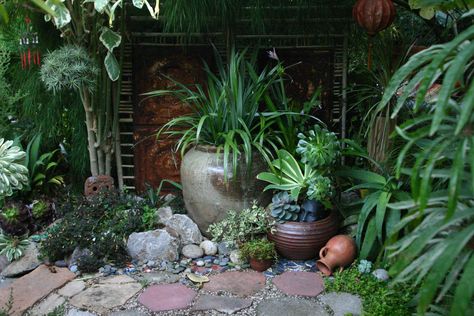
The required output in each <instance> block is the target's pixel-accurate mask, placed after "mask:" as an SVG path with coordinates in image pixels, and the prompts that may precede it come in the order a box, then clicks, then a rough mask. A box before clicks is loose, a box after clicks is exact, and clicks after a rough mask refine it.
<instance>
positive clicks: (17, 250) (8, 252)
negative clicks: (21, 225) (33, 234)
mask: <svg viewBox="0 0 474 316" xmlns="http://www.w3.org/2000/svg"><path fill="white" fill-rule="evenodd" d="M29 244H30V241H29V240H28V238H27V236H23V237H18V236H8V235H4V234H0V255H5V256H6V257H7V259H8V261H10V262H12V261H15V260H18V259H20V258H21V257H22V256H23V254H24V251H25V249H26V247H27V246H28V245H29Z"/></svg>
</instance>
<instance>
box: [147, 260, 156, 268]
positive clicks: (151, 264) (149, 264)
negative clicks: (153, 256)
mask: <svg viewBox="0 0 474 316" xmlns="http://www.w3.org/2000/svg"><path fill="white" fill-rule="evenodd" d="M146 265H147V266H149V267H150V268H154V267H155V266H156V263H155V261H153V260H148V262H147V263H146Z"/></svg>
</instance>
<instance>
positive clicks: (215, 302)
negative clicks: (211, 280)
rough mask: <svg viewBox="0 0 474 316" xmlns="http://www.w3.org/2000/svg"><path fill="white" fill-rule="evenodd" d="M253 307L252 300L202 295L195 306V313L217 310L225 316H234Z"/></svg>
mask: <svg viewBox="0 0 474 316" xmlns="http://www.w3.org/2000/svg"><path fill="white" fill-rule="evenodd" d="M250 305H252V300H250V299H243V298H236V297H227V296H213V295H201V296H200V297H199V298H198V299H197V301H196V303H195V304H194V306H193V310H194V311H206V310H216V311H218V312H221V313H225V314H233V313H235V312H237V311H240V310H242V309H244V308H248V307H250Z"/></svg>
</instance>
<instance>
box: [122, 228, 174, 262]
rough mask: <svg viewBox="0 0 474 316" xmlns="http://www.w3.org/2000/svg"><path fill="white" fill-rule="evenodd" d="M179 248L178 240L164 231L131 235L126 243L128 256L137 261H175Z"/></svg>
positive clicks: (158, 230)
mask: <svg viewBox="0 0 474 316" xmlns="http://www.w3.org/2000/svg"><path fill="white" fill-rule="evenodd" d="M179 247H180V243H179V239H177V238H175V237H174V236H172V235H170V234H169V233H168V232H167V231H166V230H164V229H157V230H152V231H147V232H142V233H133V234H131V235H130V236H129V237H128V242H127V250H128V254H129V255H130V256H131V257H132V258H133V259H136V260H138V261H145V260H152V261H163V260H168V261H176V260H178V258H179V251H178V249H179Z"/></svg>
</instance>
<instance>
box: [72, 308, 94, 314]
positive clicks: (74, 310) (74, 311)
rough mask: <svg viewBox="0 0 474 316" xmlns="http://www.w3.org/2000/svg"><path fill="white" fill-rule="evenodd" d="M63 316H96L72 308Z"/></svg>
mask: <svg viewBox="0 0 474 316" xmlns="http://www.w3.org/2000/svg"><path fill="white" fill-rule="evenodd" d="M65 316H96V314H93V313H91V312H88V311H81V310H78V309H75V308H73V309H70V310H69V311H68V312H67V314H66V315H65Z"/></svg>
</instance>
